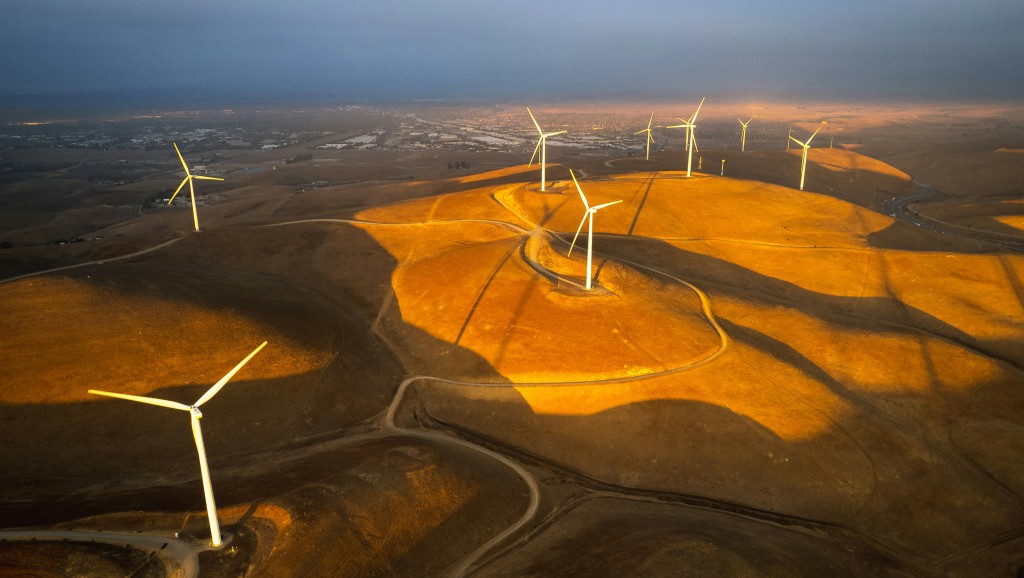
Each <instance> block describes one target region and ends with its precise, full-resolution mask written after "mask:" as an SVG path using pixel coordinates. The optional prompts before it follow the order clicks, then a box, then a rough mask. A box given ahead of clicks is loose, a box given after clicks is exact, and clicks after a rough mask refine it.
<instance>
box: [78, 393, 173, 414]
mask: <svg viewBox="0 0 1024 578" xmlns="http://www.w3.org/2000/svg"><path fill="white" fill-rule="evenodd" d="M89 393H91V394H94V395H105V396H107V397H116V398H119V399H127V400H128V401H137V402H140V403H148V404H150V405H159V406H160V407H169V408H171V409H180V410H182V411H190V410H191V409H192V408H190V407H189V406H187V405H185V404H183V403H178V402H176V401H167V400H166V399H158V398H155V397H142V396H141V395H128V394H127V393H113V392H110V391H100V390H98V389H90V390H89Z"/></svg>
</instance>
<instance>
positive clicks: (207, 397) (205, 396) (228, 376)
mask: <svg viewBox="0 0 1024 578" xmlns="http://www.w3.org/2000/svg"><path fill="white" fill-rule="evenodd" d="M266 346H267V342H266V341H264V342H263V343H261V344H260V345H259V347H257V348H256V349H253V350H252V353H250V354H249V355H247V356H246V357H245V359H243V360H242V361H241V362H239V364H238V365H236V366H235V368H234V369H232V370H231V371H229V372H227V374H226V375H225V376H224V377H222V378H220V381H218V382H217V383H215V384H213V387H211V388H210V389H208V390H206V393H204V394H203V396H202V397H200V398H199V400H197V401H196V403H195V406H196V407H199V406H201V405H203V404H204V403H206V402H208V401H210V398H212V397H213V396H215V395H217V392H218V391H220V390H221V388H222V387H224V385H225V384H227V382H228V380H229V379H231V378H232V377H234V376H235V374H236V373H238V370H239V369H242V366H244V365H245V364H246V363H249V360H250V359H252V358H253V357H254V356H255V355H256V354H257V353H259V352H260V350H261V349H263V348H264V347H266Z"/></svg>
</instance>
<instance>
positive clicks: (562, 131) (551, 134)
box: [544, 130, 569, 138]
mask: <svg viewBox="0 0 1024 578" xmlns="http://www.w3.org/2000/svg"><path fill="white" fill-rule="evenodd" d="M567 132H569V131H567V130H560V131H558V132H549V133H547V134H545V135H544V138H548V137H549V136H555V135H556V134H565V133H567Z"/></svg>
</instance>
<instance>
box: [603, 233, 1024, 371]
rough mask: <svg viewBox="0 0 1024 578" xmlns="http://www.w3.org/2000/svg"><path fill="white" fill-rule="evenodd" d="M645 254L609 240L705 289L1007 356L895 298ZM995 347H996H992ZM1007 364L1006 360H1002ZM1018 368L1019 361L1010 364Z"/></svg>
mask: <svg viewBox="0 0 1024 578" xmlns="http://www.w3.org/2000/svg"><path fill="white" fill-rule="evenodd" d="M643 243H644V245H643V247H642V252H638V251H637V249H638V247H637V245H635V244H634V243H632V242H630V241H628V240H627V239H626V238H625V237H619V238H616V239H614V240H613V237H610V236H608V237H605V240H604V243H603V245H602V250H603V251H604V253H605V254H606V255H608V256H611V257H613V258H614V257H616V256H619V257H621V258H623V259H627V260H631V261H639V262H641V263H650V264H651V266H653V267H655V268H659V269H662V270H667V271H668V272H670V273H672V274H674V275H677V276H679V277H681V278H684V279H687V280H690V281H692V282H694V283H696V284H698V285H699V286H701V287H704V288H705V289H706V290H707V289H712V288H715V287H719V288H721V289H722V290H725V291H728V292H729V293H731V294H734V295H739V296H742V297H743V298H744V299H748V300H750V301H753V302H757V303H762V304H763V305H765V306H769V307H771V306H775V305H779V304H783V305H785V306H786V307H791V308H794V309H796V310H797V311H800V312H802V313H804V314H806V315H809V316H821V315H822V314H827V315H829V316H830V317H833V318H834V319H835V320H836V321H837V322H839V323H844V324H847V325H849V326H850V327H851V328H852V327H862V326H864V325H868V326H871V327H877V326H888V327H890V328H891V329H893V330H907V329H909V328H913V329H917V330H920V331H924V332H927V333H932V334H935V335H938V336H941V337H943V338H944V339H947V340H949V341H952V342H954V343H956V344H959V345H961V346H963V347H967V348H968V349H975V350H979V351H982V352H984V353H985V354H987V355H990V356H992V357H995V358H998V359H1004V358H1005V357H1006V355H1007V353H1006V351H1005V350H1004V348H1002V347H999V346H998V345H999V342H997V341H990V340H987V339H979V338H977V337H975V336H972V335H970V334H968V333H966V332H964V331H963V330H961V329H959V328H957V327H955V326H953V325H950V324H948V323H947V322H945V321H943V320H941V319H938V318H936V317H934V316H932V315H931V314H929V313H927V312H924V311H921V310H920V309H917V308H915V307H912V306H910V305H908V304H906V303H904V302H902V301H899V300H898V299H895V298H893V297H845V296H836V295H827V294H823V293H818V292H815V291H811V290H808V289H804V288H802V287H800V286H798V285H795V284H793V283H790V282H788V281H784V280H781V279H777V278H775V277H769V276H766V275H763V274H761V273H757V272H755V271H752V270H750V269H747V268H745V267H742V266H740V265H736V264H734V263H731V262H728V261H724V260H722V259H719V258H717V257H712V256H709V255H702V254H699V253H691V252H688V251H685V250H682V249H678V248H676V247H674V246H672V245H670V244H668V243H664V242H657V241H652V240H644V241H643ZM877 263H878V264H879V271H878V273H879V274H880V275H881V276H882V282H883V284H887V283H888V281H887V279H888V275H889V273H888V272H887V270H886V269H885V262H884V260H881V259H879V260H878V261H877ZM994 346H995V347H994ZM1004 360H1005V359H1004ZM1006 361H1008V362H1009V363H1012V364H1014V365H1015V366H1017V367H1019V363H1020V361H1019V360H1016V359H1014V360H1006Z"/></svg>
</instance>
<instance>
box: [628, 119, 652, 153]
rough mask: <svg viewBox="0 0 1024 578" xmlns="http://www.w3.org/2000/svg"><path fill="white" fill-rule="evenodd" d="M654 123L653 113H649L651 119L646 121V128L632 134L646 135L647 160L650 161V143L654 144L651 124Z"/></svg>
mask: <svg viewBox="0 0 1024 578" xmlns="http://www.w3.org/2000/svg"><path fill="white" fill-rule="evenodd" d="M652 122H654V113H653V112H652V113H651V119H650V120H648V121H647V128H645V129H644V130H638V131H636V132H635V133H633V134H640V133H642V132H645V133H647V159H646V160H651V143H652V142H654V135H652V134H651V123H652Z"/></svg>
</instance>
